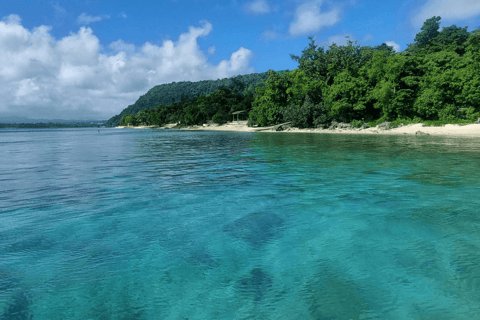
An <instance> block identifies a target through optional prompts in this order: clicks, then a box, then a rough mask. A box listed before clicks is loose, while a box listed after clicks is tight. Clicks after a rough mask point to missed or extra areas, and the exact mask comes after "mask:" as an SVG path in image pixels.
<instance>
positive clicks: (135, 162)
mask: <svg viewBox="0 0 480 320" xmlns="http://www.w3.org/2000/svg"><path fill="white" fill-rule="evenodd" d="M0 150H1V157H0V319H35V320H40V319H41V320H54V319H82V320H83V319H129V320H133V319H316V320H319V319H322V320H327V319H328V320H333V319H432V320H433V319H435V320H438V319H468V320H472V319H478V318H480V232H479V230H480V201H479V196H478V195H479V193H480V184H479V181H480V141H479V139H474V138H462V139H455V138H440V137H414V136H397V137H395V136H380V135H376V136H372V135H369V136H361V135H328V134H309V133H295V134H291V133H233V132H208V131H178V130H170V131H169V130H159V131H155V130H127V129H124V130H122V129H113V128H112V129H111V128H102V129H100V133H99V132H98V129H97V128H93V129H92V128H86V129H36V130H35V129H30V130H21V129H18V130H17V129H16V130H11V129H2V130H0Z"/></svg>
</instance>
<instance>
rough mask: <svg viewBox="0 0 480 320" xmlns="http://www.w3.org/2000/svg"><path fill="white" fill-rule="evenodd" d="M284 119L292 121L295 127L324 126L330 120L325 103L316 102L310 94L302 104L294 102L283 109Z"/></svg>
mask: <svg viewBox="0 0 480 320" xmlns="http://www.w3.org/2000/svg"><path fill="white" fill-rule="evenodd" d="M282 113H283V118H284V121H286V122H291V125H292V126H293V127H298V128H301V129H302V128H311V127H315V128H318V127H324V126H326V125H327V123H328V121H329V117H328V115H327V113H328V111H327V109H326V108H325V106H324V105H323V103H319V104H315V103H314V102H313V101H312V100H311V99H310V96H308V95H307V96H306V98H305V102H304V103H303V104H302V105H301V106H297V105H295V104H294V103H293V102H292V103H291V104H290V106H288V107H287V108H285V109H283V110H282Z"/></svg>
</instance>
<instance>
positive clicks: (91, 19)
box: [77, 13, 110, 24]
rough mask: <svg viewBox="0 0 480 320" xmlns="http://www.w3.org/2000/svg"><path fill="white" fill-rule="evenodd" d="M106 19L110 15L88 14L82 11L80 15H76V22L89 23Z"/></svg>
mask: <svg viewBox="0 0 480 320" xmlns="http://www.w3.org/2000/svg"><path fill="white" fill-rule="evenodd" d="M107 19H110V16H108V15H101V16H89V15H87V14H86V13H82V14H81V15H79V16H78V18H77V22H78V23H79V24H89V23H92V22H98V21H102V20H107Z"/></svg>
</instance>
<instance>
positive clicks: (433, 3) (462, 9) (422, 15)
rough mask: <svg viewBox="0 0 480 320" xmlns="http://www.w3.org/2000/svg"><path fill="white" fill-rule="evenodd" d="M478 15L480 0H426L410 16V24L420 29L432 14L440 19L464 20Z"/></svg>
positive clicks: (479, 13)
mask: <svg viewBox="0 0 480 320" xmlns="http://www.w3.org/2000/svg"><path fill="white" fill-rule="evenodd" d="M478 15H480V1H478V0H456V1H451V0H428V1H427V2H426V3H425V4H424V5H423V6H422V7H421V8H420V9H419V10H418V13H417V14H415V15H413V16H412V20H411V22H412V25H413V26H414V27H415V28H416V29H420V28H421V27H422V26H423V23H424V22H425V21H426V20H427V19H430V18H431V17H433V16H440V17H442V20H453V19H455V20H464V19H468V18H472V17H476V16H478Z"/></svg>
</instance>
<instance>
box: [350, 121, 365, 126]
mask: <svg viewBox="0 0 480 320" xmlns="http://www.w3.org/2000/svg"><path fill="white" fill-rule="evenodd" d="M350 124H351V125H352V127H354V128H360V127H361V126H363V124H364V122H363V121H362V120H353V121H352V122H350Z"/></svg>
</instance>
